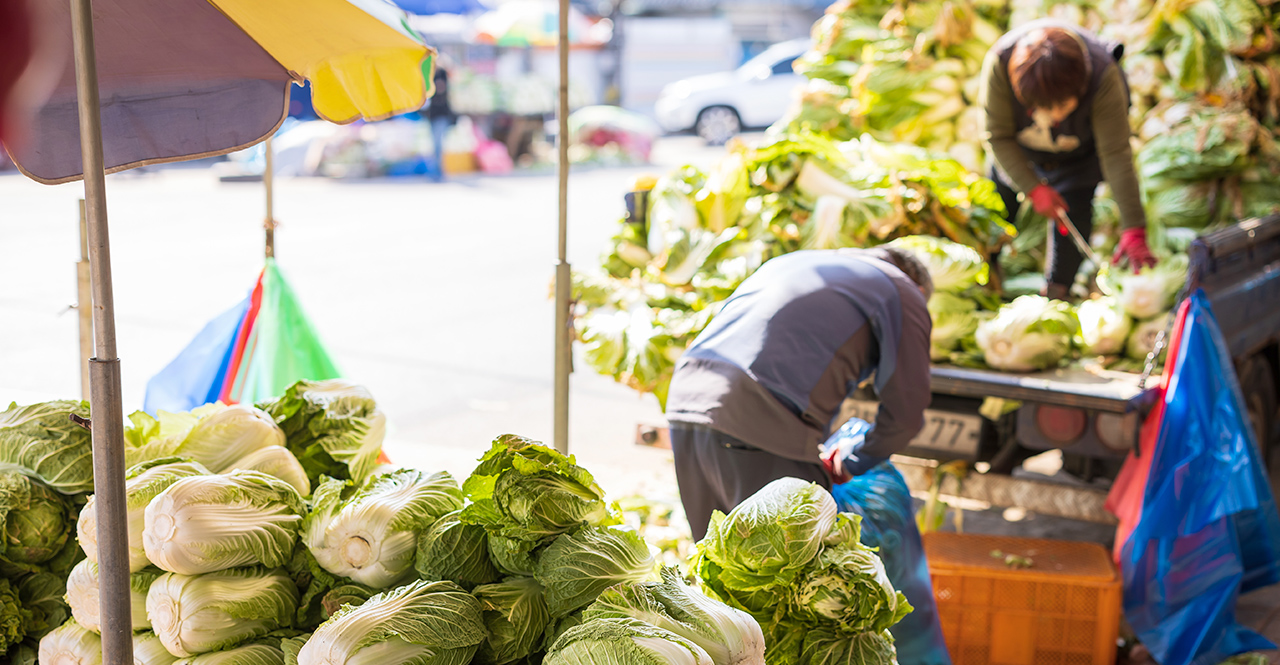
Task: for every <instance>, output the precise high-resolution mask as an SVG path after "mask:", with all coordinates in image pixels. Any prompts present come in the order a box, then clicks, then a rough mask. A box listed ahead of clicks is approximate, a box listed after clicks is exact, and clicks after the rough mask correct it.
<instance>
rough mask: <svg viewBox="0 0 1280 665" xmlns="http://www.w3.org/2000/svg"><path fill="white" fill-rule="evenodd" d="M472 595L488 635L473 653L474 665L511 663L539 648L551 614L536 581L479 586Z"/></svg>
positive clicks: (512, 579)
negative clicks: (478, 605)
mask: <svg viewBox="0 0 1280 665" xmlns="http://www.w3.org/2000/svg"><path fill="white" fill-rule="evenodd" d="M472 594H473V595H474V596H475V597H476V599H477V600H479V601H480V606H481V608H482V611H483V616H484V624H485V627H486V628H487V629H488V631H489V638H488V639H487V640H485V641H484V643H482V644H481V645H480V650H479V652H477V653H476V662H477V663H479V664H480V665H506V664H507V663H514V662H516V661H518V660H520V659H521V658H524V657H526V656H528V655H529V654H532V653H534V652H535V651H537V650H538V649H539V647H541V646H542V640H543V637H544V634H545V633H546V629H547V625H548V624H550V623H551V613H550V612H549V611H548V610H547V601H546V599H545V598H544V597H543V594H542V585H540V584H538V581H537V580H535V579H533V578H532V577H508V578H506V579H504V580H502V581H501V582H499V583H497V584H482V585H480V586H478V587H476V588H475V590H474V591H472Z"/></svg>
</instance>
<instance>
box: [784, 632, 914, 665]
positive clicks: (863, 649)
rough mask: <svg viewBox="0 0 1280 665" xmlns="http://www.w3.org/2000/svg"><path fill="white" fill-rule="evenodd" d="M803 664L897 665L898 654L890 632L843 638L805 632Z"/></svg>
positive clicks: (845, 636)
mask: <svg viewBox="0 0 1280 665" xmlns="http://www.w3.org/2000/svg"><path fill="white" fill-rule="evenodd" d="M800 662H802V663H808V665H853V664H855V663H856V664H857V665H897V664H898V652H897V649H895V648H894V646H893V635H890V634H889V631H887V630H884V631H880V632H866V633H859V634H857V635H852V636H849V635H839V634H835V633H830V632H827V631H821V630H813V631H807V632H805V636H804V642H803V645H802V646H801V652H800Z"/></svg>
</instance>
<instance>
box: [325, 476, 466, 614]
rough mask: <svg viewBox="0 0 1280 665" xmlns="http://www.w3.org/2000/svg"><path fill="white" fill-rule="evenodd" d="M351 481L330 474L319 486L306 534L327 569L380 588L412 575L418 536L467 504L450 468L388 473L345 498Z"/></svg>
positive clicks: (374, 478)
mask: <svg viewBox="0 0 1280 665" xmlns="http://www.w3.org/2000/svg"><path fill="white" fill-rule="evenodd" d="M345 486H346V484H345V483H344V482H342V481H338V480H334V479H332V478H327V479H325V481H324V483H323V484H321V485H320V487H319V488H317V489H316V493H315V497H314V499H313V501H312V503H313V507H312V511H311V514H310V515H309V516H307V520H306V523H305V524H304V525H303V539H304V541H305V543H306V545H307V548H308V549H310V550H311V553H312V554H314V555H315V557H316V561H317V562H319V564H320V565H321V566H322V567H323V568H324V569H325V570H327V571H329V572H330V573H333V574H334V575H340V576H342V577H349V578H351V579H352V580H355V581H356V582H359V583H361V584H366V585H368V586H371V587H373V588H375V589H385V588H387V587H389V586H392V585H394V584H396V583H397V582H400V581H401V580H403V579H405V577H406V576H409V575H412V574H413V563H414V557H415V556H416V554H417V549H418V546H417V545H418V536H419V535H421V534H422V532H423V531H426V530H427V528H429V527H430V526H431V525H432V524H433V523H435V521H436V520H438V519H440V518H441V517H443V516H444V515H446V514H448V513H451V512H453V511H455V510H459V509H461V508H462V491H461V490H460V489H459V488H458V483H457V482H455V481H454V479H453V476H450V475H449V474H448V473H444V472H439V473H435V474H430V475H429V474H427V473H424V472H422V471H418V470H416V469H400V470H398V471H393V472H391V473H384V474H381V475H378V476H374V477H373V478H370V479H369V480H368V481H367V482H366V483H365V484H364V486H363V487H361V488H360V489H359V490H357V491H356V492H355V494H353V495H352V496H351V498H350V499H345V500H344V497H343V494H344V488H345Z"/></svg>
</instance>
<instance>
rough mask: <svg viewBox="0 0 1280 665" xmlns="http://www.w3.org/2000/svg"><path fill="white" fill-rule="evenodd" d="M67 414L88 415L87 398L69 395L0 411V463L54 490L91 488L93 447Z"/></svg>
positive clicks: (85, 432) (89, 437) (84, 490)
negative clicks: (61, 398) (68, 398)
mask: <svg viewBox="0 0 1280 665" xmlns="http://www.w3.org/2000/svg"><path fill="white" fill-rule="evenodd" d="M71 414H75V415H77V416H80V417H82V418H88V417H89V403H88V402H76V401H72V400H60V401H54V402H41V403H39V404H31V405H29V406H18V405H17V403H11V404H10V405H9V408H8V409H7V410H5V411H0V467H6V468H7V467H10V466H12V467H17V468H20V469H22V470H23V471H24V472H25V473H26V474H28V475H30V476H32V477H33V478H36V479H37V480H39V481H40V482H42V483H44V484H45V485H48V486H49V487H50V488H52V489H53V490H54V491H55V492H58V493H59V494H82V493H84V492H92V491H93V448H92V445H91V442H90V440H91V438H92V437H91V435H90V434H89V432H88V431H87V430H85V429H84V428H83V427H80V426H79V425H77V424H75V423H74V422H72V421H71V418H70V416H71Z"/></svg>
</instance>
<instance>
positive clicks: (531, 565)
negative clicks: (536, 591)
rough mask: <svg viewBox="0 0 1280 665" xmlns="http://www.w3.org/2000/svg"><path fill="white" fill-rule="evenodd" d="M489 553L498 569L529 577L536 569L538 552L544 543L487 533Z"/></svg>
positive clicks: (510, 573)
mask: <svg viewBox="0 0 1280 665" xmlns="http://www.w3.org/2000/svg"><path fill="white" fill-rule="evenodd" d="M488 544H489V555H490V557H492V559H493V563H494V565H496V566H497V568H498V570H499V571H501V572H503V573H506V574H508V575H521V576H524V577H530V576H532V575H533V573H534V571H536V570H537V569H538V554H539V550H540V548H542V547H543V545H544V544H545V543H542V542H541V541H533V540H520V539H518V538H506V537H504V536H499V535H497V534H493V533H491V534H489V540H488Z"/></svg>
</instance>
